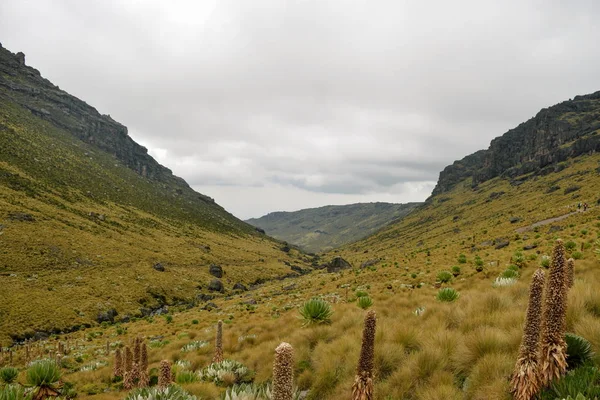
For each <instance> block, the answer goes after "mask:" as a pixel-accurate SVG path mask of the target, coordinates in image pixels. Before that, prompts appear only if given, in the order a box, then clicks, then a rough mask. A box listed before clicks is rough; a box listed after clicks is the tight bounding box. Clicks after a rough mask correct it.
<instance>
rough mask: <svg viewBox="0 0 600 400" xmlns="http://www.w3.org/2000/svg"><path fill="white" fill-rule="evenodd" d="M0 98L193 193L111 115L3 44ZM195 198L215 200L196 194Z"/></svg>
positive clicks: (134, 167)
mask: <svg viewBox="0 0 600 400" xmlns="http://www.w3.org/2000/svg"><path fill="white" fill-rule="evenodd" d="M0 96H3V97H5V98H6V99H7V100H9V101H10V102H11V103H16V104H18V105H20V106H21V107H23V108H26V109H27V110H29V111H30V112H31V113H32V114H33V115H35V116H37V117H40V118H42V119H44V120H46V121H48V122H50V123H52V124H53V125H55V126H56V127H58V128H60V129H64V130H65V131H68V132H70V133H71V134H72V135H74V136H76V137H78V138H79V139H81V140H82V141H84V142H86V143H89V144H92V145H93V146H94V147H96V148H98V149H100V150H103V151H105V152H108V153H110V154H112V155H114V156H115V157H116V158H117V159H118V160H120V161H121V162H122V163H123V164H124V165H126V166H127V167H129V168H131V169H132V170H134V171H136V172H137V173H138V174H139V175H141V176H143V177H145V178H148V179H150V180H153V181H158V182H162V183H165V184H169V185H172V186H173V187H172V189H173V190H174V191H175V192H177V193H178V194H180V195H181V194H182V193H181V192H182V190H186V191H191V189H190V188H189V186H188V184H187V183H186V182H185V181H184V180H183V179H181V178H179V177H177V176H174V175H173V174H172V172H171V170H169V169H168V168H166V167H164V166H162V165H160V164H159V163H158V162H156V160H154V158H152V157H151V156H150V155H149V154H148V150H147V149H146V148H145V147H143V146H141V145H139V144H137V143H136V142H135V141H133V139H132V138H131V137H129V136H128V134H127V128H126V127H125V126H123V125H121V124H120V123H118V122H117V121H115V120H113V119H112V118H111V117H110V115H102V114H100V113H99V112H98V111H97V110H96V109H95V108H94V107H92V106H90V105H88V104H87V103H86V102H84V101H82V100H79V99H78V98H76V97H75V96H72V95H70V94H69V93H67V92H65V91H63V90H61V89H60V88H59V87H58V86H55V85H54V84H52V83H51V82H50V81H48V80H47V79H45V78H43V77H42V76H41V75H40V72H39V71H38V70H37V69H35V68H32V67H29V66H27V65H26V64H25V55H24V54H23V53H17V54H13V53H11V52H10V51H9V50H7V49H5V48H3V47H2V45H1V44H0ZM195 197H197V198H199V199H201V200H203V201H206V202H211V203H212V202H213V200H212V199H211V198H210V197H208V196H205V195H201V194H199V193H195Z"/></svg>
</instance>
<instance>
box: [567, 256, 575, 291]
mask: <svg viewBox="0 0 600 400" xmlns="http://www.w3.org/2000/svg"><path fill="white" fill-rule="evenodd" d="M566 279H567V281H566V283H567V291H568V290H569V289H571V288H572V287H573V283H574V282H575V260H573V259H572V258H569V259H568V260H567V278H566Z"/></svg>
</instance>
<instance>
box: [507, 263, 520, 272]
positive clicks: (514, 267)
mask: <svg viewBox="0 0 600 400" xmlns="http://www.w3.org/2000/svg"><path fill="white" fill-rule="evenodd" d="M507 269H512V270H513V271H517V272H518V271H519V266H518V265H515V264H510V265H509V266H508V268H507Z"/></svg>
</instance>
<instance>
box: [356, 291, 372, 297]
mask: <svg viewBox="0 0 600 400" xmlns="http://www.w3.org/2000/svg"><path fill="white" fill-rule="evenodd" d="M355 295H356V297H365V296H368V295H369V293H367V292H365V291H364V290H357V291H356V293H355Z"/></svg>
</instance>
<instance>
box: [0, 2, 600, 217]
mask: <svg viewBox="0 0 600 400" xmlns="http://www.w3.org/2000/svg"><path fill="white" fill-rule="evenodd" d="M598 17H600V3H598V2H596V1H593V0H588V1H583V0H582V1H572V2H569V3H564V2H558V1H549V2H544V3H543V4H542V3H541V2H539V1H537V0H530V1H518V2H517V1H510V0H509V1H505V2H492V1H475V0H463V1H458V2H445V1H431V2H413V1H391V0H389V1H366V0H356V1H352V2H349V1H342V0H303V1H291V0H290V1H283V0H255V1H251V2H249V1H243V0H237V1H233V0H225V1H216V0H215V1H202V2H192V1H173V2H163V1H158V0H148V1H143V2H141V1H134V0H129V1H120V0H110V1H99V0H98V1H88V2H85V3H82V2H78V1H75V0H62V1H61V0H57V1H53V2H51V3H50V2H43V1H23V0H20V1H17V0H6V1H3V2H2V3H0V37H2V38H3V39H2V40H3V45H4V46H5V47H7V48H9V49H10V50H12V51H13V52H16V51H24V52H25V53H26V55H27V63H28V64H29V65H32V66H35V67H36V68H38V69H39V70H40V71H41V72H42V74H43V75H44V76H45V77H47V78H49V79H50V80H51V81H52V82H54V83H55V84H57V85H59V86H61V88H63V89H65V90H67V91H69V92H70V93H72V94H74V95H76V96H78V97H80V98H82V99H83V100H85V101H86V102H88V103H89V104H92V105H94V106H95V107H97V108H98V109H99V111H100V112H102V113H107V114H111V116H113V118H115V119H116V120H118V121H120V122H121V123H123V124H125V125H126V126H128V127H129V129H130V134H131V136H132V137H133V138H134V139H135V140H137V141H139V142H140V143H142V144H143V145H145V146H146V147H148V148H149V149H150V153H151V154H152V155H153V156H155V157H156V158H157V159H158V160H159V161H160V162H161V163H163V164H165V165H166V166H168V167H169V168H171V169H172V170H173V171H174V173H176V174H177V175H180V176H182V177H183V178H185V179H186V180H187V181H188V182H189V183H190V184H191V185H192V186H193V187H196V188H198V189H200V190H201V191H202V190H204V191H205V192H203V193H206V194H208V195H210V196H213V197H215V198H216V200H217V201H218V202H219V201H220V199H219V198H220V197H221V196H223V200H222V201H221V202H220V203H221V204H223V205H225V206H228V204H231V206H230V208H229V209H230V211H232V212H234V213H235V214H236V215H239V216H244V217H245V216H249V215H253V216H256V215H257V212H258V210H265V212H266V211H275V210H279V209H289V206H290V204H294V205H295V207H297V208H303V207H307V206H315V205H319V204H326V203H332V202H339V203H345V202H355V201H375V200H377V199H381V200H384V199H388V201H395V202H403V201H409V200H415V199H420V200H423V199H424V198H425V197H427V196H428V195H429V193H430V191H431V189H432V188H433V184H432V182H435V181H436V179H437V177H438V174H439V171H440V170H441V169H443V167H444V166H445V165H448V164H450V163H452V162H453V161H454V160H456V159H460V158H462V157H464V156H465V155H467V154H469V153H472V152H473V151H476V150H478V149H481V148H485V147H487V145H488V143H489V141H490V140H491V139H492V138H494V137H496V136H499V135H501V134H502V133H504V132H505V131H506V130H508V129H510V128H512V127H514V126H516V125H517V124H519V123H520V122H523V121H524V120H526V119H528V118H529V117H531V116H533V115H534V114H535V113H536V112H537V111H538V110H539V109H540V108H542V107H547V106H549V105H552V104H554V103H557V102H559V101H562V100H565V99H568V98H571V97H573V96H575V95H577V94H584V93H589V92H593V91H595V90H598V87H599V86H600V85H599V84H600V77H599V76H598V74H597V71H598V69H599V67H600V53H599V52H598V51H597V49H596V47H597V44H596V39H597V38H598V37H600V25H598V24H597V23H596V21H597V20H598ZM415 188H417V189H415ZM419 196H420V197H419ZM231 197H233V198H235V201H233V200H230V198H231ZM242 199H243V201H242Z"/></svg>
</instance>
